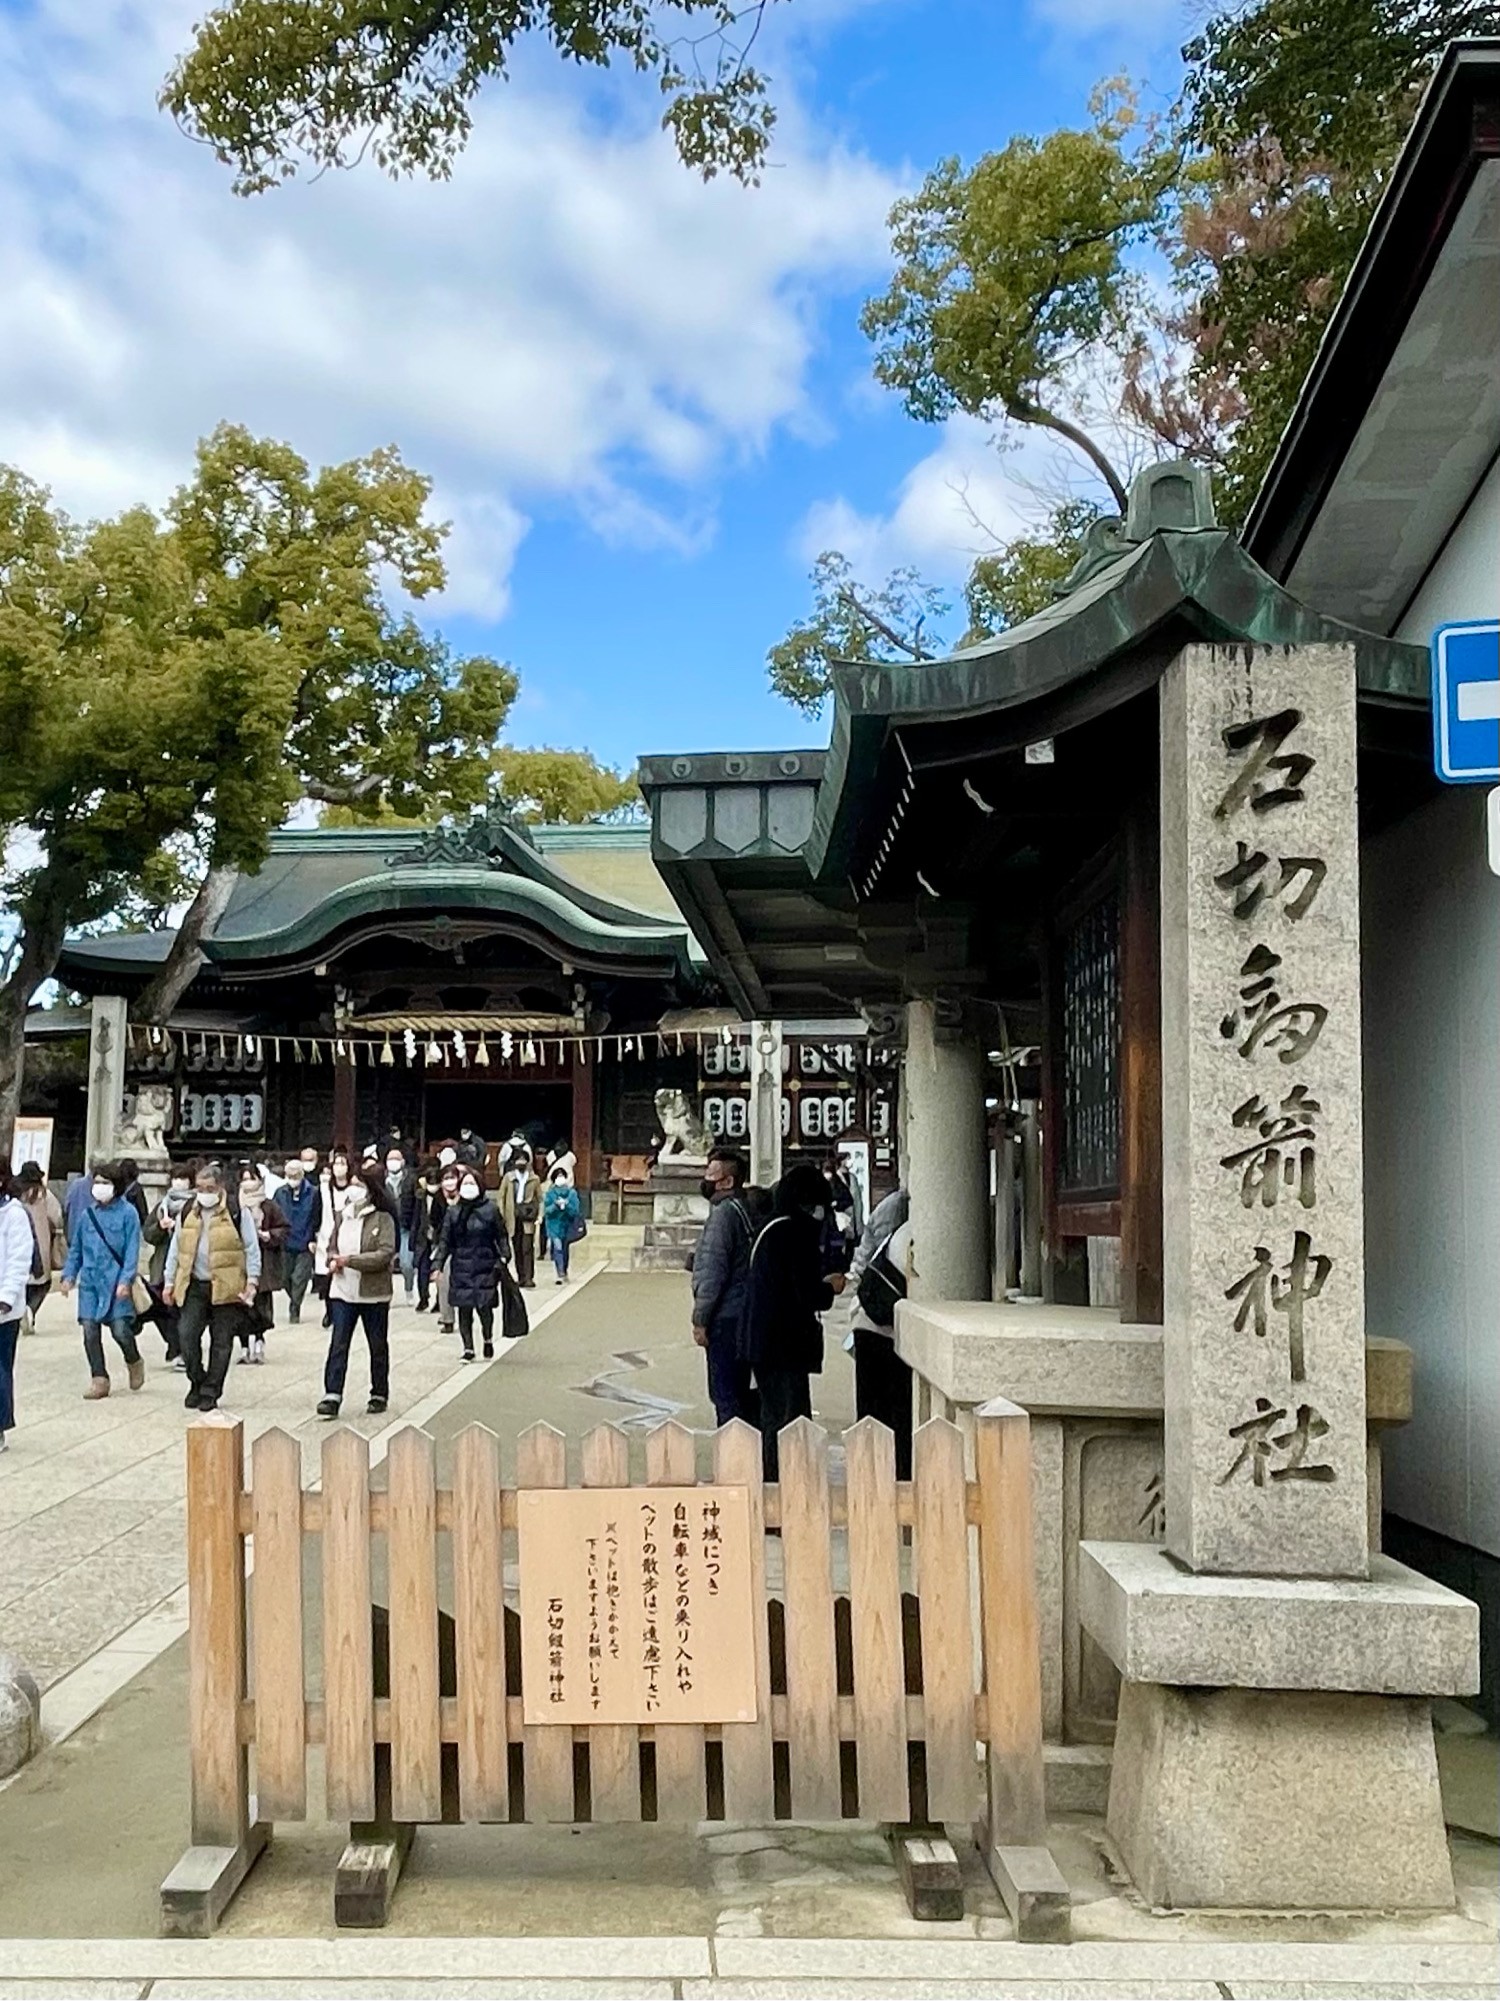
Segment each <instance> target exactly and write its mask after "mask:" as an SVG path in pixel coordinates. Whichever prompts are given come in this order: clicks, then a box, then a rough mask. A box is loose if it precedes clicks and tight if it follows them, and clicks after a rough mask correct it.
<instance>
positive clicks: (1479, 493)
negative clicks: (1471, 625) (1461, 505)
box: [1395, 459, 1500, 646]
mask: <svg viewBox="0 0 1500 2001" xmlns="http://www.w3.org/2000/svg"><path fill="white" fill-rule="evenodd" d="M1497 612H1500V459H1497V460H1496V461H1495V463H1494V464H1493V465H1492V466H1491V467H1490V469H1489V471H1488V473H1487V474H1486V475H1485V477H1484V478H1483V479H1482V480H1481V481H1480V483H1479V485H1478V486H1477V487H1476V488H1475V489H1474V493H1473V497H1472V498H1471V499H1470V501H1469V504H1468V507H1467V508H1466V509H1465V510H1464V512H1463V514H1462V515H1461V516H1460V518H1459V520H1458V523H1457V525H1456V526H1455V528H1454V530H1453V533H1452V534H1451V535H1450V536H1449V537H1448V540H1447V542H1446V543H1445V545H1444V547H1443V552H1442V554H1441V555H1440V556H1439V557H1438V559H1437V561H1436V562H1435V563H1434V564H1433V566H1432V568H1431V570H1429V571H1428V573H1427V576H1426V579H1425V580H1424V582H1423V584H1422V587H1421V589H1420V590H1419V591H1418V592H1417V594H1416V596H1415V597H1414V598H1413V599H1412V601H1411V609H1410V611H1408V612H1407V614H1406V616H1405V618H1403V619H1402V621H1401V623H1400V624H1399V625H1398V626H1397V628H1396V631H1395V637H1396V638H1397V639H1409V640H1411V641H1412V642H1413V644H1414V645H1417V646H1425V645H1426V644H1427V643H1428V641H1429V640H1430V639H1431V638H1432V632H1433V627H1434V626H1438V625H1443V624H1444V623H1446V621H1447V620H1448V619H1450V618H1493V617H1494V616H1495V615H1496V613H1497Z"/></svg>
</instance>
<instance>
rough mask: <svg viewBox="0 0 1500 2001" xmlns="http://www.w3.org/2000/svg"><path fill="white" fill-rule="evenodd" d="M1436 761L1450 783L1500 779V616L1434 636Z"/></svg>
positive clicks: (1449, 628) (1487, 782) (1441, 629)
mask: <svg viewBox="0 0 1500 2001" xmlns="http://www.w3.org/2000/svg"><path fill="white" fill-rule="evenodd" d="M1432 762H1433V768H1434V769H1435V770H1436V772H1437V775H1438V777H1439V778H1442V779H1446V781H1447V782H1448V784H1449V785H1494V784H1495V783H1496V782H1497V781H1500V619H1493V618H1489V619H1474V620H1471V621H1469V622H1468V623H1466V624H1462V625H1440V626H1439V627H1438V629H1437V631H1436V632H1435V633H1434V634H1433V635H1432Z"/></svg>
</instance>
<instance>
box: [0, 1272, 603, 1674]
mask: <svg viewBox="0 0 1500 2001" xmlns="http://www.w3.org/2000/svg"><path fill="white" fill-rule="evenodd" d="M600 1235H601V1237H602V1236H603V1235H604V1233H602V1232H601V1233H600ZM590 1243H591V1244H592V1239H591V1240H590ZM605 1248H607V1247H606V1246H601V1249H605ZM592 1268H594V1267H592V1266H590V1265H588V1264H582V1265H580V1267H579V1271H580V1276H582V1275H584V1274H585V1273H586V1272H587V1271H588V1270H590V1269H592ZM529 1296H530V1298H531V1299H532V1301H533V1302H534V1304H535V1306H536V1307H538V1308H546V1309H547V1310H548V1311H549V1312H550V1310H551V1309H552V1306H553V1304H554V1302H555V1301H557V1300H559V1299H561V1298H563V1297H565V1296H569V1295H567V1294H565V1293H563V1292H562V1291H561V1290H554V1288H553V1286H552V1285H551V1283H550V1282H547V1283H543V1284H539V1285H538V1288H537V1290H536V1291H535V1292H534V1293H532V1294H531V1295H529ZM277 1305H278V1308H280V1309H281V1317H284V1313H285V1300H284V1299H278V1301H277ZM320 1319H321V1314H320V1313H319V1312H318V1310H317V1303H316V1301H314V1300H312V1299H311V1298H309V1300H308V1302H307V1304H306V1305H305V1307H304V1309H303V1319H302V1324H301V1325H300V1326H298V1327H286V1326H278V1327H276V1328H275V1329H274V1330H273V1331H272V1333H271V1334H270V1336H269V1337H268V1339H267V1343H266V1346H267V1359H266V1361H265V1363H264V1364H263V1365H259V1366H256V1365H251V1364H242V1363H239V1362H232V1363H231V1364H230V1372H229V1380H228V1383H227V1385H226V1389H225V1396H224V1405H223V1407H224V1409H225V1410H227V1411H232V1412H233V1413H234V1414H235V1415H236V1416H240V1417H243V1418H244V1420H245V1434H246V1444H247V1448H248V1445H249V1442H250V1440H252V1439H254V1438H256V1437H258V1436H259V1434H260V1433H261V1432H263V1431H267V1430H269V1429H270V1428H271V1427H272V1426H273V1425H281V1426H283V1427H284V1428H285V1429H287V1430H289V1431H292V1432H294V1433H295V1434H296V1435H297V1436H298V1437H299V1438H300V1439H301V1441H302V1450H303V1466H304V1471H305V1474H306V1476H307V1477H308V1478H313V1477H316V1472H317V1455H318V1452H319V1450H320V1447H321V1441H322V1438H323V1436H324V1434H325V1432H326V1430H327V1426H326V1425H324V1424H322V1423H321V1422H320V1421H319V1420H318V1419H317V1418H316V1416H315V1415H314V1409H315V1406H316V1404H317V1401H318V1398H319V1397H320V1396H321V1395H322V1374H323V1358H324V1353H325V1344H326V1341H327V1336H326V1335H325V1333H324V1332H323V1330H322V1328H321V1327H320V1326H319V1324H318V1323H319V1320H320ZM108 1345H109V1346H110V1349H111V1353H112V1356H113V1363H112V1375H113V1378H114V1391H113V1394H112V1395H111V1396H109V1397H108V1398H105V1399H103V1400H101V1401H100V1402H98V1403H87V1402H85V1401H84V1397H83V1392H84V1390H85V1389H86V1388H87V1386H88V1370H87V1368H86V1366H85V1363H84V1358H83V1345H82V1339H81V1336H80V1334H79V1331H78V1323H77V1319H76V1310H75V1302H74V1301H73V1300H71V1299H62V1298H60V1297H59V1296H58V1295H57V1293H56V1292H55V1291H54V1292H53V1294H52V1295H51V1297H49V1298H48V1299H47V1300H46V1301H45V1303H44V1304H43V1306H42V1310H41V1312H40V1314H39V1315H38V1331H37V1332H36V1333H35V1334H33V1335H29V1336H25V1337H23V1339H22V1341H21V1343H20V1347H19V1350H18V1353H17V1357H16V1417H17V1427H16V1429H15V1431H13V1432H12V1433H11V1435H10V1436H11V1443H10V1450H9V1451H7V1452H5V1453H3V1454H0V1645H4V1646H6V1647H8V1648H10V1649H12V1650H13V1651H14V1652H16V1653H18V1654H19V1655H20V1656H21V1658H22V1659H23V1660H25V1661H26V1662H27V1663H28V1665H29V1666H30V1667H31V1669H32V1671H33V1672H34V1673H35V1675H36V1677H37V1680H38V1682H39V1683H40V1684H41V1686H42V1687H43V1688H44V1689H46V1688H49V1687H51V1686H52V1685H53V1684H54V1683H55V1682H57V1681H58V1680H60V1679H61V1678H62V1677H63V1676H65V1675H68V1674H70V1673H71V1672H72V1671H73V1670H74V1669H76V1668H78V1667H79V1666H80V1665H81V1664H82V1663H83V1662H85V1661H88V1660H89V1659H90V1658H91V1657H92V1656H94V1655H96V1654H97V1653H98V1652H99V1650H100V1649H101V1648H103V1647H105V1646H106V1645H107V1644H108V1643H109V1642H111V1641H113V1640H115V1639H116V1637H117V1636H118V1635H120V1634H122V1633H124V1632H126V1631H127V1630H128V1629H130V1628H132V1627H134V1626H135V1625H136V1622H137V1621H140V1620H143V1619H144V1618H145V1617H146V1615H147V1614H150V1613H152V1612H154V1611H156V1610H157V1609H158V1608H161V1614H162V1620H163V1622H164V1623H165V1626H166V1628H168V1629H170V1628H171V1627H174V1626H176V1625H178V1624H179V1623H180V1622H181V1620H182V1616H183V1612H184V1610H185V1608H183V1607H181V1606H178V1605H174V1604H173V1603H172V1602H171V1601H172V1599H173V1596H174V1594H177V1593H179V1591H180V1587H181V1586H182V1584H183V1581H184V1578H185V1577H186V1564H185V1560H184V1555H183V1530H184V1519H185V1514H184V1500H183V1494H184V1479H185V1471H186V1455H185V1453H184V1451H183V1444H182V1438H183V1432H184V1430H185V1428H186V1426H187V1424H188V1422H189V1420H190V1416H191V1413H189V1412H188V1411H186V1410H185V1409H184V1408H183V1402H182V1400H183V1397H184V1395H185V1394H186V1390H187V1382H186V1378H185V1377H184V1376H182V1375H180V1374H179V1373H178V1372H177V1371H176V1370H174V1369H171V1368H169V1367H168V1366H167V1365H166V1364H165V1363H164V1362H163V1360H162V1345H161V1338H160V1336H159V1335H158V1334H157V1332H156V1330H155V1329H154V1328H147V1329H146V1331H145V1333H144V1335H143V1337H142V1341H141V1353H142V1354H143V1355H144V1356H145V1357H146V1383H145V1387H144V1388H143V1389H142V1390H140V1391H139V1392H138V1393H137V1394H135V1395H132V1394H131V1393H130V1391H129V1390H128V1389H127V1388H126V1385H125V1368H124V1364H123V1362H121V1361H120V1359H119V1351H118V1350H117V1349H114V1348H113V1346H112V1344H108ZM363 1352H364V1351H363V1347H362V1341H361V1337H360V1336H358V1335H356V1337H355V1348H354V1354H353V1358H352V1360H351V1363H350V1370H349V1388H348V1393H347V1395H346V1398H345V1421H346V1422H347V1423H349V1424H351V1425H353V1426H355V1427H356V1428H357V1429H359V1430H360V1431H363V1432H364V1433H365V1434H366V1436H368V1437H374V1436H375V1435H376V1434H378V1433H380V1432H383V1431H386V1430H388V1429H389V1428H390V1427H391V1426H392V1425H393V1424H395V1423H396V1422H398V1421H399V1420H401V1419H402V1418H403V1417H405V1416H407V1415H408V1414H410V1413H411V1412H412V1410H413V1409H414V1408H415V1407H416V1406H417V1405H419V1404H421V1403H422V1402H423V1401H424V1400H426V1399H427V1398H428V1397H430V1396H431V1394H432V1393H433V1392H434V1391H436V1390H437V1389H438V1388H439V1387H440V1385H442V1384H443V1383H445V1382H447V1381H448V1380H449V1379H450V1378H452V1377H453V1376H454V1375H455V1374H456V1373H458V1372H460V1371H462V1373H463V1375H464V1376H465V1379H466V1380H467V1379H468V1378H470V1377H471V1376H472V1375H473V1373H474V1371H473V1370H472V1369H469V1368H467V1367H465V1366H464V1365H463V1364H462V1363H461V1362H460V1360H459V1347H458V1337H457V1336H456V1335H453V1334H439V1333H438V1330H437V1316H436V1315H435V1314H418V1313H416V1312H414V1311H412V1310H411V1309H410V1308H407V1307H406V1306H404V1305H401V1304H399V1303H398V1305H397V1306H396V1308H395V1310H394V1312H393V1313H392V1315H391V1399H390V1408H389V1410H388V1411H387V1412H386V1413H385V1414H384V1415H383V1416H379V1417H367V1416H366V1415H365V1414H364V1400H365V1394H366V1391H367V1388H368V1375H367V1373H366V1365H365V1361H364V1359H363ZM481 1366H482V1365H481ZM167 1636H168V1634H167V1632H162V1633H157V1632H155V1631H154V1630H153V1629H152V1628H151V1627H149V1626H148V1628H147V1629H146V1630H145V1631H144V1632H143V1633H141V1634H140V1635H138V1636H137V1637H138V1639H139V1648H138V1650H139V1651H141V1652H145V1653H148V1654H149V1653H151V1652H154V1651H156V1649H157V1647H158V1646H159V1645H160V1643H161V1639H162V1638H164V1637H167Z"/></svg>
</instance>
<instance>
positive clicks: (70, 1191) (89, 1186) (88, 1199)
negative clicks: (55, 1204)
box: [63, 1156, 113, 1244]
mask: <svg viewBox="0 0 1500 2001" xmlns="http://www.w3.org/2000/svg"><path fill="white" fill-rule="evenodd" d="M112 1171H113V1170H112V1164H111V1163H110V1162H109V1161H108V1160H104V1159H101V1158H99V1157H97V1156H96V1157H95V1158H94V1159H92V1160H90V1162H89V1164H88V1170H87V1172H86V1173H83V1174H80V1175H78V1176H77V1177H76V1178H75V1179H74V1180H72V1181H70V1182H69V1183H68V1188H67V1193H66V1194H65V1195H64V1196H63V1228H64V1229H65V1230H66V1232H67V1236H68V1242H69V1243H70V1244H71V1243H72V1241H73V1239H74V1238H75V1237H76V1236H77V1235H78V1229H79V1225H80V1224H81V1223H82V1221H83V1218H84V1214H85V1212H86V1211H87V1210H88V1209H90V1208H92V1206H93V1201H94V1177H95V1175H96V1174H98V1175H103V1176H104V1177H105V1178H106V1179H107V1178H108V1177H109V1175H110V1174H111V1172H112Z"/></svg>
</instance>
